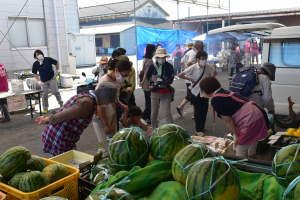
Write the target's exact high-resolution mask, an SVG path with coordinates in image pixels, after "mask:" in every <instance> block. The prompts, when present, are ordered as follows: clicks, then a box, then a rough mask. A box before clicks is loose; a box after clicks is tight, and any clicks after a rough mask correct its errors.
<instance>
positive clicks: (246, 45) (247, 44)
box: [244, 42, 250, 53]
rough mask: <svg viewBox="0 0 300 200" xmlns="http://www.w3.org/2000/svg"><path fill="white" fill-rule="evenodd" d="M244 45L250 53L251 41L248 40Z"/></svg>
mask: <svg viewBox="0 0 300 200" xmlns="http://www.w3.org/2000/svg"><path fill="white" fill-rule="evenodd" d="M244 47H245V53H250V49H249V47H250V42H246V44H245V45H244Z"/></svg>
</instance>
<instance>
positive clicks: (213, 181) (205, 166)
mask: <svg viewBox="0 0 300 200" xmlns="http://www.w3.org/2000/svg"><path fill="white" fill-rule="evenodd" d="M210 186H213V187H211V188H210ZM209 190H210V192H209ZM240 190H241V188H240V180H239V177H238V175H237V172H236V171H235V170H234V168H232V166H231V165H230V164H226V163H225V161H224V160H222V159H220V158H204V159H201V160H200V161H198V162H197V163H196V164H195V165H194V166H193V167H192V169H191V170H190V172H189V174H188V176H187V179H186V193H187V195H188V199H194V200H207V199H214V200H237V199H238V198H239V193H240Z"/></svg>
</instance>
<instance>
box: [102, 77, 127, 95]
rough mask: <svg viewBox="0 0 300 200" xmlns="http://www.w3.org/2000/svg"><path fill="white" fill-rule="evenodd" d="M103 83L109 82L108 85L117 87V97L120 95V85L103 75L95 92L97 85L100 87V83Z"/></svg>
mask: <svg viewBox="0 0 300 200" xmlns="http://www.w3.org/2000/svg"><path fill="white" fill-rule="evenodd" d="M104 82H110V83H113V84H115V85H116V86H117V88H118V96H119V94H120V88H121V83H120V82H119V81H113V80H112V79H111V78H110V77H109V76H108V75H107V74H105V75H104V76H102V77H101V78H100V80H99V81H98V84H97V87H96V90H97V89H98V87H99V85H101V83H104Z"/></svg>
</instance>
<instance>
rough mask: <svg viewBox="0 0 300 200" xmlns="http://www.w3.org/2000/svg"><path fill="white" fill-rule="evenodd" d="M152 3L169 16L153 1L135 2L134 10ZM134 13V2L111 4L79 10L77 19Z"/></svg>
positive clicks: (139, 0) (141, 0)
mask: <svg viewBox="0 0 300 200" xmlns="http://www.w3.org/2000/svg"><path fill="white" fill-rule="evenodd" d="M148 2H150V3H153V4H155V6H157V7H159V8H160V9H161V10H162V12H164V13H165V15H167V16H169V14H168V13H167V12H166V11H165V10H164V9H163V8H162V7H160V6H159V5H158V4H157V3H156V2H155V1H154V0H136V2H135V3H136V4H135V5H136V9H138V8H140V7H141V6H143V5H144V4H146V3H148ZM132 11H134V1H133V0H131V1H123V2H117V3H111V4H102V5H97V6H91V7H83V8H79V18H80V19H82V18H86V17H87V18H88V17H100V16H110V15H116V14H130V13H131V12H132Z"/></svg>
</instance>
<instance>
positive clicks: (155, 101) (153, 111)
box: [151, 98, 173, 129]
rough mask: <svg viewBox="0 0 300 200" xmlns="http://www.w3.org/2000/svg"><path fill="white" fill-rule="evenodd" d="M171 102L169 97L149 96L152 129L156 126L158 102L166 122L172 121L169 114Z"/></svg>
mask: <svg viewBox="0 0 300 200" xmlns="http://www.w3.org/2000/svg"><path fill="white" fill-rule="evenodd" d="M171 102H172V99H171V98H169V99H157V98H151V124H152V128H153V129H156V128H157V127H158V122H157V116H158V111H159V105H160V104H161V106H162V109H163V112H164V114H165V118H166V122H167V124H172V123H173V117H172V114H171Z"/></svg>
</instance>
